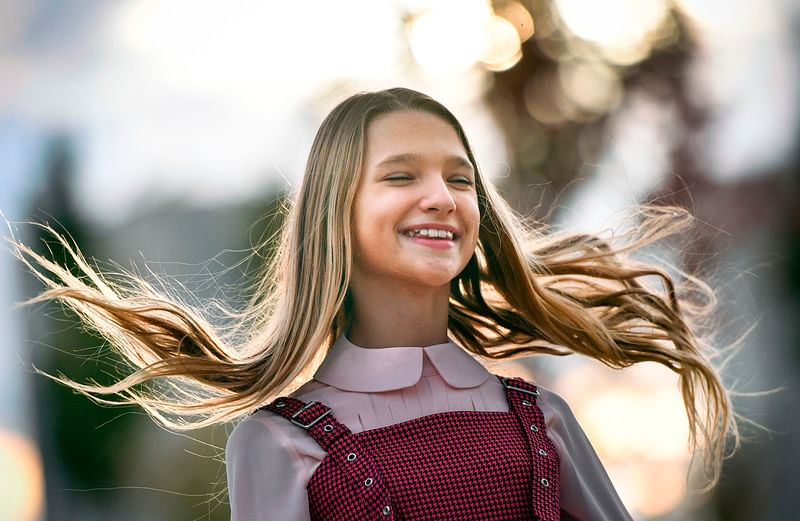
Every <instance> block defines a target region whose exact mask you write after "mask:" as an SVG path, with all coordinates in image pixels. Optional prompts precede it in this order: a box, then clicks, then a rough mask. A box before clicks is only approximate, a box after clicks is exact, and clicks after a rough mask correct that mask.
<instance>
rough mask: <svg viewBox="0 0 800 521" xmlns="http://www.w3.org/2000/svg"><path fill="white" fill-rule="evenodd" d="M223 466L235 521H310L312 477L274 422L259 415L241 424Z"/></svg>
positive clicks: (232, 520) (229, 440) (228, 448)
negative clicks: (307, 484) (308, 493)
mask: <svg viewBox="0 0 800 521" xmlns="http://www.w3.org/2000/svg"><path fill="white" fill-rule="evenodd" d="M225 463H226V467H227V473H228V496H229V498H230V506H231V521H309V519H310V516H309V513H308V496H307V495H306V483H307V482H308V478H309V476H308V471H307V469H306V466H305V463H304V462H303V461H302V459H301V457H300V454H299V453H298V451H297V450H296V448H295V446H294V444H293V443H292V439H291V438H290V437H289V436H288V435H287V434H286V433H285V432H284V431H283V430H282V429H281V428H280V427H279V426H278V425H276V423H275V422H274V420H273V419H272V418H271V417H269V416H267V415H266V414H265V415H263V416H262V415H261V414H257V415H254V416H251V417H249V418H247V419H245V420H244V421H242V422H241V423H240V424H238V425H237V426H236V427H235V428H234V429H233V432H231V434H230V436H229V437H228V442H227V446H226V449H225Z"/></svg>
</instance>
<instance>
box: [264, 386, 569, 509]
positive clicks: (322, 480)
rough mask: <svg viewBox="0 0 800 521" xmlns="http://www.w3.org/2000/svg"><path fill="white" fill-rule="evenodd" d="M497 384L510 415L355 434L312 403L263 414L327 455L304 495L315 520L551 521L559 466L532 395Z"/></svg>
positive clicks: (532, 390) (529, 389)
mask: <svg viewBox="0 0 800 521" xmlns="http://www.w3.org/2000/svg"><path fill="white" fill-rule="evenodd" d="M498 378H500V380H501V381H502V382H503V385H504V386H505V388H506V398H507V400H508V403H509V411H508V412H495V411H451V412H444V413H437V414H431V415H428V416H423V417H420V418H416V419H413V420H409V421H405V422H401V423H397V424H394V425H389V426H387V427H382V428H378V429H372V430H368V431H363V432H359V433H355V434H354V433H352V432H351V431H350V430H349V429H348V428H347V427H346V426H345V425H344V424H342V423H341V422H339V421H338V420H336V418H335V417H334V416H333V414H331V410H330V409H329V408H328V407H327V406H325V405H324V404H321V403H319V402H309V403H304V402H302V401H300V400H296V399H294V398H289V397H283V398H278V399H277V400H275V401H274V402H272V403H271V404H269V405H267V406H266V407H264V408H265V409H267V410H269V411H272V412H274V413H276V414H279V415H281V416H284V417H285V418H287V419H289V420H290V421H292V422H293V423H295V424H296V425H298V427H300V428H304V429H306V430H307V431H308V433H309V435H310V436H312V437H313V438H314V439H315V440H316V441H317V443H319V444H320V446H321V447H322V448H323V449H324V450H326V451H327V453H328V454H327V456H326V457H325V459H324V460H323V461H322V462H321V463H320V465H319V466H318V467H317V469H316V471H315V472H314V474H313V476H312V477H311V479H310V480H309V482H308V485H307V487H306V488H307V492H308V501H309V510H310V513H311V519H313V520H319V521H339V520H353V521H360V520H377V519H385V520H404V521H417V520H434V519H435V520H442V519H470V520H486V521H494V520H497V521H500V520H502V521H515V520H531V519H533V520H541V521H555V520H558V519H559V518H560V517H559V516H560V507H559V479H558V468H559V458H558V454H557V452H556V448H555V446H554V445H553V443H552V442H551V441H550V439H549V438H548V437H547V434H546V428H545V424H544V416H543V414H542V411H541V409H539V407H538V406H537V405H536V397H537V396H538V390H537V389H536V386H534V385H532V384H530V383H528V382H525V381H524V380H521V379H517V378H514V379H509V378H502V377H498Z"/></svg>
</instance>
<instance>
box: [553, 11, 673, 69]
mask: <svg viewBox="0 0 800 521" xmlns="http://www.w3.org/2000/svg"><path fill="white" fill-rule="evenodd" d="M555 4H556V6H557V7H558V12H559V14H560V16H561V18H562V19H563V21H564V24H565V25H566V27H567V28H568V29H569V31H571V32H572V33H573V34H574V35H575V36H577V37H579V38H582V39H584V40H588V41H591V42H594V43H596V44H598V45H600V46H601V47H602V48H603V49H604V52H606V53H607V55H608V56H609V57H610V58H612V59H614V61H615V62H627V63H633V62H635V61H638V60H640V59H642V58H644V57H645V56H646V55H647V52H648V51H649V49H650V44H651V41H650V40H651V37H652V35H653V33H654V32H656V31H657V29H658V28H659V27H660V26H661V24H662V23H664V20H665V19H666V18H667V15H668V14H669V9H668V6H667V4H666V2H665V1H664V0H606V1H603V2H593V1H591V0H556V1H555Z"/></svg>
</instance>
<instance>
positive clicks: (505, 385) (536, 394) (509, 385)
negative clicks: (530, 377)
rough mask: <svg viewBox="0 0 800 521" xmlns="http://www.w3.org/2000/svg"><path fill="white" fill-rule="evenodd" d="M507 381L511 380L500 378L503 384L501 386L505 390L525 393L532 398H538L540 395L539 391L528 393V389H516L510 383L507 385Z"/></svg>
mask: <svg viewBox="0 0 800 521" xmlns="http://www.w3.org/2000/svg"><path fill="white" fill-rule="evenodd" d="M509 380H511V378H502V379H501V381H502V382H503V386H504V387H505V388H506V389H513V390H515V391H520V392H523V393H526V394H530V395H533V396H539V394H540V393H539V389H536V390H535V391H529V390H528V389H523V388H522V387H517V386H516V385H511V384H510V383H508V382H509Z"/></svg>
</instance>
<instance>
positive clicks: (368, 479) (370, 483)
mask: <svg viewBox="0 0 800 521" xmlns="http://www.w3.org/2000/svg"><path fill="white" fill-rule="evenodd" d="M370 485H372V478H367V479H365V480H364V486H365V487H368V486H370Z"/></svg>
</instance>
